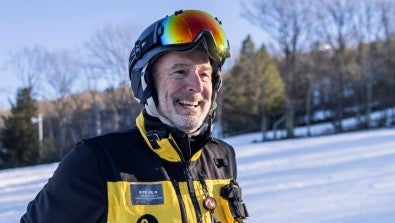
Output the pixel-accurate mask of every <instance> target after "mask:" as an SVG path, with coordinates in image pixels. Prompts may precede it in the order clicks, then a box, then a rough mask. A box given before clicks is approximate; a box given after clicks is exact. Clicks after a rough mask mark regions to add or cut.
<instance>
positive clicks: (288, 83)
mask: <svg viewBox="0 0 395 223" xmlns="http://www.w3.org/2000/svg"><path fill="white" fill-rule="evenodd" d="M308 3H309V1H306V0H297V1H293V0H256V1H254V2H253V4H252V5H251V7H250V8H248V7H247V6H245V7H244V13H243V16H244V17H246V18H247V19H248V21H250V22H251V23H253V24H256V25H258V26H260V27H261V28H262V30H263V31H264V32H265V33H267V35H268V36H270V37H271V38H272V39H273V40H274V41H275V42H276V43H277V45H278V47H279V48H280V49H281V53H282V56H283V57H284V63H283V67H282V69H280V70H281V74H282V76H283V79H284V81H285V87H286V89H285V92H286V93H285V95H286V98H285V113H286V114H285V115H286V129H287V137H293V136H294V132H293V129H294V125H295V124H294V117H295V104H294V95H295V94H294V93H295V81H296V80H297V78H296V77H295V76H296V74H297V70H296V69H297V53H298V52H300V50H301V49H303V47H305V45H304V44H306V40H307V38H308V27H309V25H310V18H311V17H310V13H309V8H308V5H309V4H308Z"/></svg>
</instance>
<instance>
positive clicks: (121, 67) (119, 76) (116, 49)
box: [85, 25, 136, 129]
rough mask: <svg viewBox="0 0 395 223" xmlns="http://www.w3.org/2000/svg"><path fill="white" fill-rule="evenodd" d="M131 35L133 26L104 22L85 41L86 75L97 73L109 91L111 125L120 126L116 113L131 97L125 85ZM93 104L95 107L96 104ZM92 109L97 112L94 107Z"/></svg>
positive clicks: (126, 83) (133, 32)
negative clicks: (104, 25) (112, 24)
mask: <svg viewBox="0 0 395 223" xmlns="http://www.w3.org/2000/svg"><path fill="white" fill-rule="evenodd" d="M135 39H136V37H135V29H134V27H132V26H129V25H125V26H106V27H105V28H104V29H102V30H100V31H97V32H96V33H95V34H94V35H93V36H92V37H91V39H90V40H89V42H87V43H86V49H87V54H88V58H89V60H88V61H89V62H87V63H86V64H85V67H86V68H87V69H89V71H88V73H89V74H90V78H98V77H99V78H101V79H102V80H105V81H106V84H105V85H106V86H107V87H108V93H109V94H111V95H112V100H110V101H111V107H112V111H113V124H114V125H113V128H114V129H118V128H119V127H120V126H119V123H120V122H121V121H122V120H121V118H120V117H121V115H120V114H119V113H120V112H121V110H122V107H124V104H125V103H128V102H129V100H130V98H131V92H130V88H128V87H125V86H127V85H128V83H129V81H128V58H129V53H130V50H131V49H132V48H133V46H134V40H135ZM118 87H121V88H119V89H122V90H123V93H121V94H119V92H117V90H116V88H118ZM92 92H94V91H92ZM93 96H94V95H93ZM94 106H96V108H97V104H95V105H94ZM95 113H96V114H99V113H98V110H97V109H96V111H95ZM98 118H100V117H99V116H98ZM98 124H99V122H98Z"/></svg>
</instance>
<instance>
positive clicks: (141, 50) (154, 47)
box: [129, 10, 230, 110]
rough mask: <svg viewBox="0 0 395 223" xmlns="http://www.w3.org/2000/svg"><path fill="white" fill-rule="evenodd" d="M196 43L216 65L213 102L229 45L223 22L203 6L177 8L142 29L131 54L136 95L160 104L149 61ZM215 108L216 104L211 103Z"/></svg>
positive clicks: (133, 88)
mask: <svg viewBox="0 0 395 223" xmlns="http://www.w3.org/2000/svg"><path fill="white" fill-rule="evenodd" d="M197 47H203V48H204V49H205V50H206V51H207V53H208V55H209V57H210V61H211V65H212V67H213V75H212V76H213V80H212V83H213V98H212V100H213V101H212V103H213V104H214V103H215V99H216V96H217V93H218V91H219V88H220V86H221V74H220V70H221V67H222V65H223V63H224V62H225V59H226V58H228V57H230V47H229V42H228V40H227V39H226V36H225V33H224V31H223V29H222V27H221V22H220V21H219V20H218V19H217V18H216V17H215V18H214V17H213V16H211V15H210V14H208V13H207V12H204V11H200V10H180V11H176V12H175V13H174V14H172V15H170V16H166V17H164V18H162V19H160V20H158V21H156V22H154V23H153V24H151V25H150V26H149V27H148V28H146V29H145V30H144V31H143V32H142V34H141V35H140V37H139V38H138V40H137V41H136V43H135V45H134V48H133V49H132V51H131V53H130V56H129V78H130V81H131V87H132V91H133V94H134V98H135V99H136V100H137V101H138V102H139V103H141V104H143V105H144V104H146V102H147V100H148V98H149V97H152V98H153V100H154V102H155V104H156V105H158V103H157V94H156V90H155V87H154V83H153V79H152V74H151V72H150V71H149V69H148V68H149V67H150V65H152V64H153V63H154V62H153V61H155V59H156V58H159V56H160V55H163V54H164V53H166V52H169V51H178V52H184V51H189V50H193V49H195V48H197ZM214 109H215V105H212V110H214Z"/></svg>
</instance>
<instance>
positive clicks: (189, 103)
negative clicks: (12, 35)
mask: <svg viewBox="0 0 395 223" xmlns="http://www.w3.org/2000/svg"><path fill="white" fill-rule="evenodd" d="M177 102H178V103H179V104H180V105H183V106H187V107H197V106H199V102H197V101H187V100H177Z"/></svg>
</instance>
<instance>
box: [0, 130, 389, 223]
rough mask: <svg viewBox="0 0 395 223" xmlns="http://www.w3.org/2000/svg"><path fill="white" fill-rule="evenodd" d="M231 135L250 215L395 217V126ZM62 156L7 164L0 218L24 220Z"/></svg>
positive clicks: (325, 221) (0, 186)
mask: <svg viewBox="0 0 395 223" xmlns="http://www.w3.org/2000/svg"><path fill="white" fill-rule="evenodd" d="M260 138H261V135H260V134H247V135H243V136H237V137H233V138H228V139H226V140H225V141H227V142H229V143H231V144H232V145H233V146H234V147H235V150H236V156H237V162H238V181H239V183H240V185H241V186H242V188H243V198H244V201H245V203H246V205H247V208H248V211H249V213H250V218H249V220H247V221H246V222H249V223H252V222H256V223H261V222H270V223H280V222H281V223H284V222H292V223H298V222H303V223H309V222H314V223H317V222H321V223H329V222H331V223H334V222H336V223H345V222H358V223H367V222H374V223H393V222H395V129H393V128H392V129H390V128H385V129H379V130H371V131H362V132H354V133H345V134H338V135H331V136H321V137H311V138H299V139H292V140H281V141H271V142H264V143H254V142H257V141H259V139H260ZM57 165H58V163H53V164H46V165H38V166H33V167H26V168H15V169H8V170H2V171H0V223H3V222H4V223H6V222H7V223H12V222H19V218H20V216H21V215H22V214H23V213H24V211H25V210H26V206H27V204H28V202H29V201H30V200H32V199H33V198H34V197H35V195H36V194H37V192H38V191H39V190H40V189H41V188H42V187H43V186H44V185H45V183H46V182H47V180H48V178H49V177H51V175H52V173H53V171H54V170H55V168H56V167H57Z"/></svg>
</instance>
